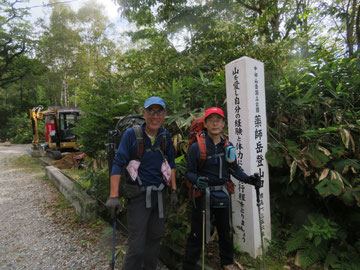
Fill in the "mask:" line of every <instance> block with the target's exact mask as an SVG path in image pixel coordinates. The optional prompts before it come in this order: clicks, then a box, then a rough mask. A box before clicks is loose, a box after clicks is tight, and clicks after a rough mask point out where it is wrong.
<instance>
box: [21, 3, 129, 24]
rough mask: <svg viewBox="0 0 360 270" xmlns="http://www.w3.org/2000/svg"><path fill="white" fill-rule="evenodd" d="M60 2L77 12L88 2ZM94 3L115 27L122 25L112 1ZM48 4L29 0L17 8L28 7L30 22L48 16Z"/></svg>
mask: <svg viewBox="0 0 360 270" xmlns="http://www.w3.org/2000/svg"><path fill="white" fill-rule="evenodd" d="M61 2H64V3H68V4H69V5H70V6H71V7H72V9H73V10H75V11H77V10H78V9H79V8H80V7H81V6H83V5H84V4H85V3H86V2H88V0H62V1H61ZM96 2H98V3H100V4H102V5H103V6H104V7H105V12H106V14H107V16H108V18H109V20H110V21H111V22H113V23H114V24H116V25H119V24H122V25H123V24H124V19H121V18H120V14H118V12H117V9H118V7H117V6H116V5H115V4H114V2H113V1H112V0H96ZM48 3H49V0H29V2H28V3H22V4H18V5H17V7H20V6H21V7H30V12H31V20H32V21H35V20H36V19H38V18H44V17H48V16H49V14H50V11H51V8H50V7H48V6H46V5H47V4H48Z"/></svg>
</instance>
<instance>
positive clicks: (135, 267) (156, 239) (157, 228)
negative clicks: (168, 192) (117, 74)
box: [122, 191, 165, 270]
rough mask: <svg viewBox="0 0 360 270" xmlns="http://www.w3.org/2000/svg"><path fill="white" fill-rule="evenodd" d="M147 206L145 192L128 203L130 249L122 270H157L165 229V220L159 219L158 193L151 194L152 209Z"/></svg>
mask: <svg viewBox="0 0 360 270" xmlns="http://www.w3.org/2000/svg"><path fill="white" fill-rule="evenodd" d="M161 192H163V195H165V194H164V191H161ZM163 198H164V196H163ZM145 205H146V196H145V192H143V193H142V194H141V195H140V196H138V197H136V198H133V199H130V200H129V201H128V207H127V219H128V230H129V236H128V249H127V252H126V255H125V260H124V263H123V267H122V270H156V269H157V262H158V255H159V250H160V240H161V238H162V237H163V236H164V229H165V219H164V218H162V219H160V218H159V211H158V196H157V192H154V191H153V192H152V194H151V208H146V206H145ZM164 207H165V206H164ZM164 210H165V209H164Z"/></svg>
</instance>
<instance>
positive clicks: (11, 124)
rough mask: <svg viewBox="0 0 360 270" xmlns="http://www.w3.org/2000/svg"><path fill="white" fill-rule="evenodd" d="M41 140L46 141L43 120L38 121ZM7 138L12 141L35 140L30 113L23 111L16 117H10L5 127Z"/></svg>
mask: <svg viewBox="0 0 360 270" xmlns="http://www.w3.org/2000/svg"><path fill="white" fill-rule="evenodd" d="M38 128H39V142H44V141H45V124H44V122H43V121H39V122H38ZM5 130H6V138H8V139H9V140H10V141H11V142H12V143H18V144H26V143H31V142H32V140H33V131H32V126H31V120H30V118H29V115H28V114H26V113H21V114H18V115H16V116H15V117H12V118H9V119H8V123H7V125H6V127H5Z"/></svg>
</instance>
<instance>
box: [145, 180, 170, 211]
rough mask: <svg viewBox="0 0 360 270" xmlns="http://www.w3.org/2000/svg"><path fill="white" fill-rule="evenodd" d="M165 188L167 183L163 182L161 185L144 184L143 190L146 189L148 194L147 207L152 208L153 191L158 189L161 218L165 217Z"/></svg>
mask: <svg viewBox="0 0 360 270" xmlns="http://www.w3.org/2000/svg"><path fill="white" fill-rule="evenodd" d="M164 188H165V185H164V184H163V183H161V184H160V185H159V186H155V185H152V186H146V187H144V186H142V187H141V190H142V191H145V192H146V194H145V196H146V208H151V192H152V191H156V192H157V198H158V210H159V218H164V200H163V192H162V191H163V190H164Z"/></svg>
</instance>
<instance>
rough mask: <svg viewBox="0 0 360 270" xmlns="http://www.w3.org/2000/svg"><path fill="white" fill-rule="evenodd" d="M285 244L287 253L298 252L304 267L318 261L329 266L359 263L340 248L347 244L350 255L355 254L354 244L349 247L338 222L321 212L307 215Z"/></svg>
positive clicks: (346, 265) (346, 266)
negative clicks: (302, 223) (303, 223)
mask: <svg viewBox="0 0 360 270" xmlns="http://www.w3.org/2000/svg"><path fill="white" fill-rule="evenodd" d="M285 247H286V252H288V253H293V252H297V258H298V261H299V263H300V264H301V266H302V267H304V268H307V267H310V266H312V265H314V264H315V263H318V262H321V261H323V262H325V265H327V266H330V267H332V269H356V267H358V266H359V261H360V260H359V259H358V256H355V257H356V258H355V257H350V256H346V255H345V253H344V252H342V251H341V250H343V249H344V247H346V249H348V250H349V251H351V254H356V253H357V252H358V250H356V249H357V248H356V243H355V245H353V246H352V245H351V244H350V243H349V240H348V239H347V234H346V233H345V232H344V231H342V230H341V229H340V227H339V225H338V224H337V223H335V222H334V221H332V220H330V219H327V218H325V217H324V216H322V215H309V217H308V225H303V226H302V228H300V229H299V230H298V231H295V232H293V233H292V234H291V236H290V237H289V239H288V241H287V242H286V244H285Z"/></svg>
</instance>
